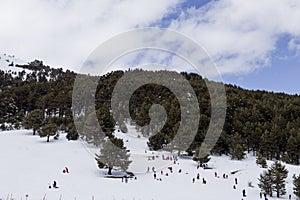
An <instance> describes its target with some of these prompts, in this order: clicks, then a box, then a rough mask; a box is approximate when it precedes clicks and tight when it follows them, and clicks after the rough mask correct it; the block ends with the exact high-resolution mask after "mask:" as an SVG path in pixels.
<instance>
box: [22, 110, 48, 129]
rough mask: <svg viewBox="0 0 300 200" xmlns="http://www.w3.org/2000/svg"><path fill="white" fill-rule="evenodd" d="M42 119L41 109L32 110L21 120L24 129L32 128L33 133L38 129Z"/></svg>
mask: <svg viewBox="0 0 300 200" xmlns="http://www.w3.org/2000/svg"><path fill="white" fill-rule="evenodd" d="M43 121H44V113H43V111H42V110H39V109H36V110H33V111H32V112H31V113H30V114H29V115H28V116H27V117H26V118H25V119H24V121H23V125H24V127H25V128H26V129H31V128H32V129H33V135H35V132H36V130H38V129H39V128H40V127H41V125H42V123H43Z"/></svg>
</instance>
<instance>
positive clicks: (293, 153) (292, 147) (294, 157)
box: [286, 134, 300, 165]
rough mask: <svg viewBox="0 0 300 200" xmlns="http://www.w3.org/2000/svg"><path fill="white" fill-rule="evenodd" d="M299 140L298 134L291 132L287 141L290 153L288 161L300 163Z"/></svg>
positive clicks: (288, 152) (288, 153) (287, 149)
mask: <svg viewBox="0 0 300 200" xmlns="http://www.w3.org/2000/svg"><path fill="white" fill-rule="evenodd" d="M299 142H300V141H298V140H297V137H296V134H291V136H290V137H289V139H288V141H287V147H286V151H287V155H288V158H289V159H288V160H287V161H288V163H290V164H295V165H299V158H300V145H299Z"/></svg>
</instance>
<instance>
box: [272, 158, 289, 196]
mask: <svg viewBox="0 0 300 200" xmlns="http://www.w3.org/2000/svg"><path fill="white" fill-rule="evenodd" d="M269 171H270V173H271V174H272V177H273V179H272V180H273V187H272V188H273V191H274V192H276V194H277V198H279V197H280V196H282V195H285V194H286V188H285V179H286V178H287V176H288V170H287V169H286V168H285V166H284V165H282V164H281V163H280V162H277V161H276V162H275V163H274V164H273V165H272V166H271V168H270V169H269Z"/></svg>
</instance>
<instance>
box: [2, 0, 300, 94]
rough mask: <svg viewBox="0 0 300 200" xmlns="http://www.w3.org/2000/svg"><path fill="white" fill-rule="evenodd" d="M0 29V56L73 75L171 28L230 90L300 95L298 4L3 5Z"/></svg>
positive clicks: (59, 0) (251, 0)
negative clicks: (126, 42)
mask: <svg viewBox="0 0 300 200" xmlns="http://www.w3.org/2000/svg"><path fill="white" fill-rule="evenodd" d="M0 26H1V28H0V44H1V45H0V53H7V54H11V55H15V56H16V57H18V58H21V59H23V60H26V61H31V60H34V59H41V60H43V61H44V62H45V63H46V64H48V65H51V66H55V67H63V68H69V69H72V70H75V71H78V70H79V69H80V67H81V66H82V64H83V62H84V61H85V60H86V59H87V57H88V56H89V55H90V53H91V52H92V51H93V50H94V49H95V48H97V47H98V46H99V45H100V44H101V43H103V42H104V41H106V40H108V39H109V38H111V37H112V36H114V35H117V34H120V33H122V32H124V31H128V30H132V29H134V28H144V27H160V28H169V29H172V30H175V31H178V32H179V33H182V34H184V35H186V36H188V37H189V38H191V39H192V40H194V41H196V42H197V43H198V44H199V45H200V46H201V47H203V48H204V49H205V50H206V52H207V53H208V54H209V55H210V57H211V58H212V59H213V61H214V63H215V64H216V66H217V68H218V70H219V72H220V73H221V75H222V79H223V80H224V81H225V82H226V83H232V84H236V85H239V86H241V87H244V88H248V89H263V90H269V91H276V92H286V93H291V94H295V93H298V94H300V78H299V75H300V1H299V0H244V1H241V0H219V1H209V0H152V1H150V0H149V1H146V0H145V1H141V0H89V1H83V0H26V1H20V0H0Z"/></svg>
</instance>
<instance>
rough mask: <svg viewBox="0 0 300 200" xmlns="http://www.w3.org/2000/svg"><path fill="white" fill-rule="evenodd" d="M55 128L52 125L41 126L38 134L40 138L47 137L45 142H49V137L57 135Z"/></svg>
mask: <svg viewBox="0 0 300 200" xmlns="http://www.w3.org/2000/svg"><path fill="white" fill-rule="evenodd" d="M57 130H58V128H57V126H56V125H55V124H54V123H48V124H45V125H43V126H42V127H41V128H40V129H39V130H38V133H39V135H40V137H47V142H49V139H50V136H55V135H56V134H57Z"/></svg>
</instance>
